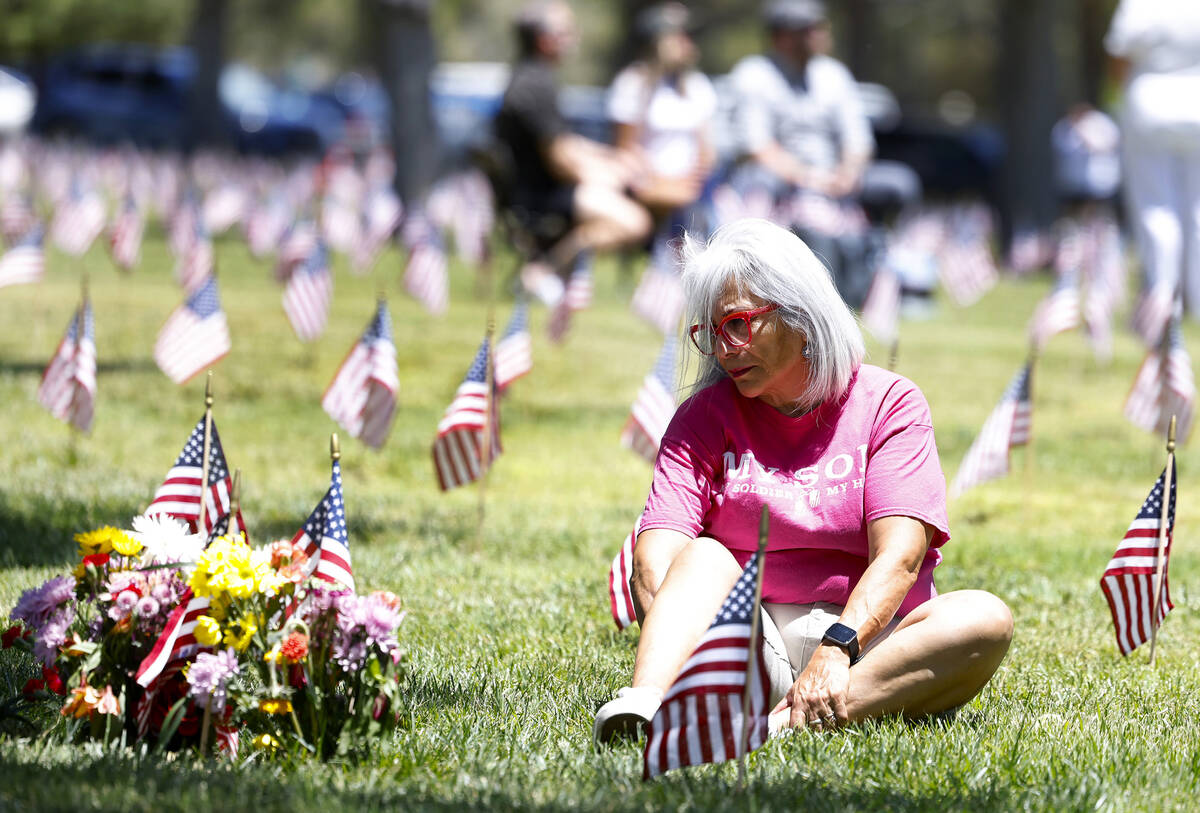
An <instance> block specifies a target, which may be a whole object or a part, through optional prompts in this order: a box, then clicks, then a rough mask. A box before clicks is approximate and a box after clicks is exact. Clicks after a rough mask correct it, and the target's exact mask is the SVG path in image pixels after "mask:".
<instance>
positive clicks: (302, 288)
mask: <svg viewBox="0 0 1200 813" xmlns="http://www.w3.org/2000/svg"><path fill="white" fill-rule="evenodd" d="M332 298H333V274H332V273H331V272H330V270H329V255H328V253H327V252H326V251H325V245H324V243H322V242H321V241H319V240H318V241H317V243H316V245H315V246H314V248H313V250H312V251H311V252H310V253H309V255H308V257H307V258H305V260H304V262H303V263H301V264H300V266H299V267H298V268H297V269H296V270H295V271H293V272H292V275H291V277H289V278H288V281H287V287H286V288H284V291H283V310H284V312H285V313H286V314H287V317H288V321H289V322H291V323H292V330H294V331H295V332H296V336H297V338H299V339H300V341H302V342H311V341H313V340H314V339H316V338H317V337H318V336H320V335H321V334H322V333H323V332H324V331H325V323H326V322H327V321H328V320H329V303H330V300H332Z"/></svg>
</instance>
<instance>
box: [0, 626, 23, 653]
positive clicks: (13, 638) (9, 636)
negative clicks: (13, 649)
mask: <svg viewBox="0 0 1200 813" xmlns="http://www.w3.org/2000/svg"><path fill="white" fill-rule="evenodd" d="M24 636H25V628H24V627H22V626H21V625H20V624H13V625H12V626H11V627H9V628H8V629H6V630H5V631H4V634H3V635H0V643H2V644H3V645H4V648H5V649H8V648H9V647H10V646H12V645H13V644H15V643H16V642H17V639H18V638H23V637H24Z"/></svg>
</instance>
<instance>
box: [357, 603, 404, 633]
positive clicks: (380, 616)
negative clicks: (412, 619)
mask: <svg viewBox="0 0 1200 813" xmlns="http://www.w3.org/2000/svg"><path fill="white" fill-rule="evenodd" d="M359 606H360V608H361V611H362V613H363V615H364V616H365V617H364V619H363V627H364V628H365V630H366V633H367V640H368V641H369V642H371V643H376V644H379V643H382V642H384V641H387V640H389V639H393V640H394V637H395V632H396V627H397V626H398V625H399V624H400V615H399V613H397V612H396V611H395V610H393V609H392V608H391V607H389V606H388V605H386V604H384V603H383V602H382V601H380V600H378V599H376V598H373V597H371V596H367V597H366V598H364V599H363V600H362V602H361V603H360V605H359Z"/></svg>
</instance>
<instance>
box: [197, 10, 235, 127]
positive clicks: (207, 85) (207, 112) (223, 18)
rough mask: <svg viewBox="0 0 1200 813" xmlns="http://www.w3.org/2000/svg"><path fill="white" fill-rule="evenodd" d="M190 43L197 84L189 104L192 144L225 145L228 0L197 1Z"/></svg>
mask: <svg viewBox="0 0 1200 813" xmlns="http://www.w3.org/2000/svg"><path fill="white" fill-rule="evenodd" d="M193 14H194V17H193V19H192V32H191V37H190V38H189V39H190V43H189V44H190V45H191V46H192V51H193V52H194V53H195V55H196V84H195V85H194V86H193V87H192V98H191V100H190V104H189V107H188V115H189V119H190V126H189V128H188V134H189V139H190V143H189V144H188V145H187V146H189V147H214V146H221V145H222V143H223V142H224V141H225V139H226V132H227V131H226V127H225V122H224V113H223V111H222V109H221V94H220V80H221V69H222V68H224V67H225V31H226V29H227V28H228V21H229V4H228V2H227V0H196V5H195V8H194V11H193Z"/></svg>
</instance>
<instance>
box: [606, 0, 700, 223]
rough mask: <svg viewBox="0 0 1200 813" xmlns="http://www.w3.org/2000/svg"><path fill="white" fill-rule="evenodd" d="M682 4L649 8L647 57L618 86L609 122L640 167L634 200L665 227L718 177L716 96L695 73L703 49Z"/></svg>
mask: <svg viewBox="0 0 1200 813" xmlns="http://www.w3.org/2000/svg"><path fill="white" fill-rule="evenodd" d="M687 24H688V10H687V9H686V8H685V7H684V6H683V5H681V4H680V3H665V4H663V5H661V6H653V7H651V8H648V9H646V10H645V11H643V12H642V13H641V14H639V15H638V17H637V33H638V36H639V38H640V39H641V41H642V48H643V55H642V58H641V59H639V60H638V61H637V62H634V63H633V64H632V65H629V66H628V67H627V68H625V69H624V70H623V71H621V72H620V73H619V74H617V77H616V79H614V80H613V83H612V87H611V89H610V90H609V95H608V115H609V118H610V119H612V121H613V122H614V123H615V126H616V142H617V148H618V149H621V150H625V151H626V152H628V153H629V154H630V155H631V156H633V158H634V159H635V160H636V162H637V165H638V167H639V171H638V172H637V174H636V175H635V176H634V179H633V184H632V190H633V194H634V196H635V197H636V198H637V199H638V200H639V201H641V203H642V204H643V205H645V206H646V207H647V208H649V209H650V211H651V213H652V214H653V215H654V218H655V220H656V221H658V222H662V221H664V220H665V219H666V218H667V217H669V216H670V215H671V214H672V213H673V212H677V211H679V210H681V209H685V208H687V207H688V206H691V205H692V204H693V203H695V202H696V200H697V199H698V198H699V197H700V193H701V190H702V189H703V187H704V182H705V180H706V179H707V177H708V174H709V172H711V170H712V166H713V160H714V153H713V146H712V134H711V128H712V122H713V117H714V116H715V115H716V112H717V94H716V91H715V90H714V89H713V86H712V83H711V82H710V81H709V80H708V77H707V76H705V75H704V74H702V73H700V72H699V71H697V70H695V69H694V65H695V63H696V46H695V43H693V42H692V39H691V37H690V36H688V33H687Z"/></svg>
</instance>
